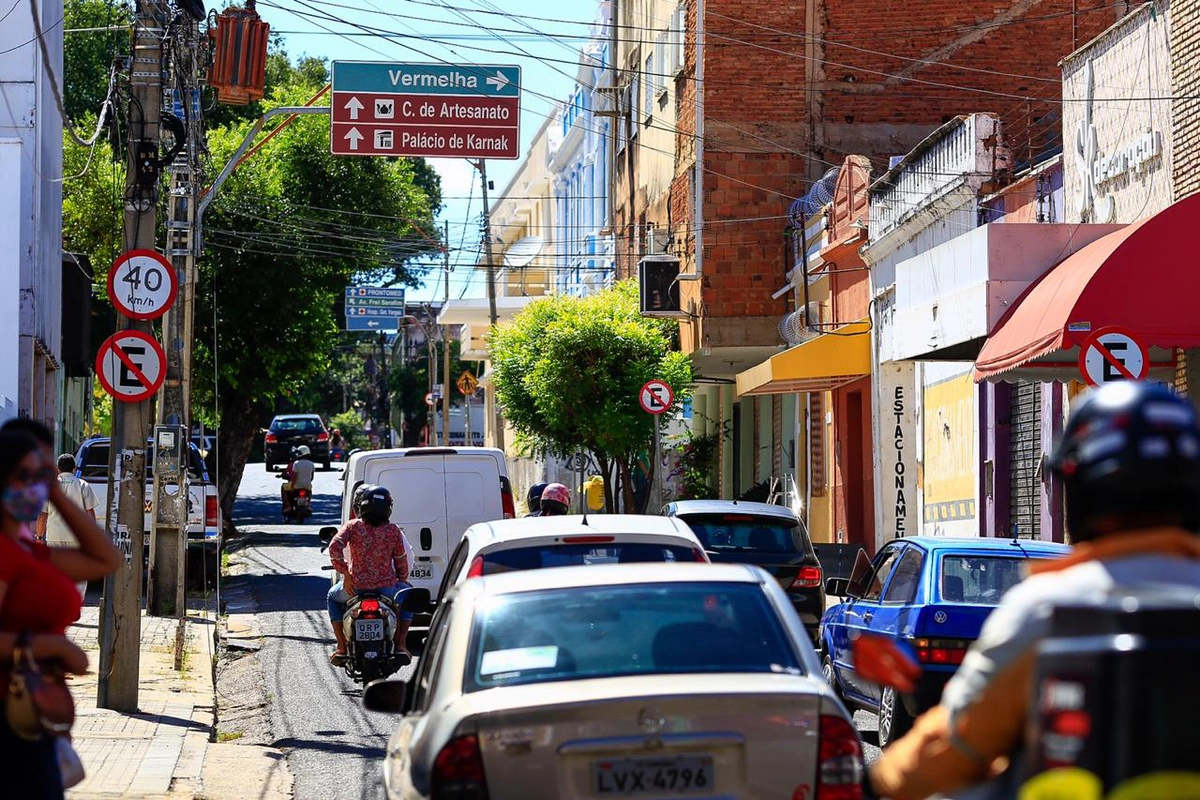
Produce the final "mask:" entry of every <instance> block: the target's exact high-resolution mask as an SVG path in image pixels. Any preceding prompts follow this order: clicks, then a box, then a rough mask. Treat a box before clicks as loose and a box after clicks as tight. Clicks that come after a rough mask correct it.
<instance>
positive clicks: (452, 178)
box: [258, 0, 598, 300]
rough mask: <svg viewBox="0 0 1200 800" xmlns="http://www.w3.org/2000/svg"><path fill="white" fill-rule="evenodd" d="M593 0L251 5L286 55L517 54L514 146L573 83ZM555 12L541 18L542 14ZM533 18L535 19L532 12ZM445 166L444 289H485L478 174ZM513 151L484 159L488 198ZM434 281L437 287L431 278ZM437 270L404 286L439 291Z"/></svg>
mask: <svg viewBox="0 0 1200 800" xmlns="http://www.w3.org/2000/svg"><path fill="white" fill-rule="evenodd" d="M597 6H598V4H597V0H556V2H553V3H548V2H546V0H494V1H493V0H259V3H258V9H259V13H260V14H261V15H262V17H263V18H264V19H265V20H266V21H267V22H269V23H270V25H271V29H272V31H274V32H278V33H280V34H282V36H283V38H284V42H285V45H286V48H287V51H288V53H289V54H290V55H292V56H293V57H297V56H301V55H311V56H321V57H324V58H326V59H328V60H329V61H339V60H341V61H391V60H394V61H397V62H414V61H420V62H434V63H444V62H449V63H454V64H515V65H519V66H520V67H521V70H522V82H523V84H524V86H523V89H524V91H523V93H522V100H521V152H522V154H523V153H524V152H525V150H526V149H528V146H529V142H530V140H531V139H532V138H533V135H534V134H535V133H537V130H538V128H539V127H540V126H541V124H542V120H543V119H544V118H545V117H546V115H547V113H549V111H550V110H551V107H552V105H553V102H552V100H563V99H565V98H566V97H567V96H568V95H569V94H570V92H571V89H572V87H573V86H574V76H575V73H576V69H577V67H576V66H575V64H577V59H578V52H579V48H580V47H581V46H582V45H583V44H584V43H585V41H586V37H587V34H588V26H589V24H590V23H591V22H593V21H594V20H595V18H596V13H597ZM547 17H549V18H553V19H555V20H561V22H547V21H545V19H543V18H547ZM533 18H538V19H533ZM430 163H432V164H433V166H434V168H435V169H436V170H437V171H438V173H439V174H440V175H441V176H442V192H443V194H444V196H445V207H444V208H443V209H442V213H441V214H440V215H439V219H438V221H439V224H442V223H447V222H448V223H449V226H450V246H451V258H450V261H451V264H452V265H454V266H455V269H454V270H453V271H452V273H451V275H450V295H451V297H458V296H460V295H463V294H464V292H465V295H464V296H466V297H483V296H484V295H485V294H486V289H485V287H484V283H483V280H482V277H481V276H475V275H473V273H474V272H475V270H474V269H472V267H471V265H472V264H474V262H475V259H476V254H477V253H478V248H479V243H480V231H479V221H480V214H481V212H482V210H483V206H482V202H481V197H480V185H479V175H478V172H477V171H476V170H475V168H474V167H473V166H472V165H471V164H470V163H469V162H468V161H466V160H465V159H431V160H430ZM519 164H520V161H497V160H489V161H488V164H487V167H488V179H489V180H490V181H491V182H492V183H493V184H494V186H495V188H494V190H492V191H491V192H490V194H489V200H493V201H494V199H495V197H496V196H498V195H499V193H500V191H501V190H503V189H504V187H505V186H506V185H507V183H508V181H509V179H510V178H511V177H512V175H513V173H514V172H515V171H516V168H517V166H518V165H519ZM435 281H436V283H437V285H436V287H435V286H434V285H433V283H434V282H435ZM441 281H442V272H441V271H440V270H439V271H437V272H436V273H431V274H430V276H429V278H428V279H427V285H426V286H424V287H422V288H421V289H418V290H415V291H414V292H412V293H410V295H409V296H410V298H411V299H414V300H424V299H428V298H430V297H433V298H435V299H441V297H442V295H443V292H444V288H443V285H442V283H441Z"/></svg>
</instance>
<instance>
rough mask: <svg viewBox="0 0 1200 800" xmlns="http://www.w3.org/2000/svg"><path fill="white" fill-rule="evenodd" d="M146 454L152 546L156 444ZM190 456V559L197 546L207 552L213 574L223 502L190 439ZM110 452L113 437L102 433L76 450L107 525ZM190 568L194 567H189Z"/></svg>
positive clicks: (98, 514)
mask: <svg viewBox="0 0 1200 800" xmlns="http://www.w3.org/2000/svg"><path fill="white" fill-rule="evenodd" d="M147 448H148V449H147V454H146V516H145V525H146V528H145V530H146V531H147V536H146V541H147V547H149V531H151V530H153V514H152V513H151V512H152V506H151V503H152V500H153V492H154V470H153V465H154V451H153V445H152V443H150V442H147ZM188 451H189V460H188V552H189V553H190V554H191V556H190V558H189V560H192V559H194V558H195V557H196V556H197V555H198V554H197V553H196V550H197V548H199V549H201V550H202V551H203V554H204V559H203V562H202V563H204V564H205V565H206V568H207V570H208V574H209V575H215V574H216V570H217V562H218V560H219V558H220V550H221V503H220V500H219V498H218V495H217V485H216V483H214V482H213V481H212V480H211V479H210V477H209V475H208V468H207V467H206V466H205V464H204V459H203V458H202V457H201V455H200V450H199V449H198V448H197V447H196V445H195V444H191V443H189V445H188ZM108 456H109V439H108V437H107V436H100V437H96V438H94V439H88V440H87V441H85V442H84V443H83V444H81V445H80V446H79V451H78V452H77V453H76V454H75V463H76V465H77V466H76V472H75V474H76V475H78V476H79V477H80V478H82V479H83V480H84V481H86V482H87V483H88V484H89V485H90V486H91V487H92V490H93V491H95V493H96V497H97V498H98V499H99V500H100V507H99V508H97V509H96V519H97V520H99V522H100V525H101V526H103V525H104V520H105V516H106V515H107V513H108ZM189 571H190V570H189Z"/></svg>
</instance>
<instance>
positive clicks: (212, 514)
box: [204, 494, 221, 528]
mask: <svg viewBox="0 0 1200 800" xmlns="http://www.w3.org/2000/svg"><path fill="white" fill-rule="evenodd" d="M220 518H221V503H220V501H219V500H218V499H217V496H216V495H215V494H213V495H209V496H208V497H205V498H204V527H206V528H216V527H218V526H219V525H220Z"/></svg>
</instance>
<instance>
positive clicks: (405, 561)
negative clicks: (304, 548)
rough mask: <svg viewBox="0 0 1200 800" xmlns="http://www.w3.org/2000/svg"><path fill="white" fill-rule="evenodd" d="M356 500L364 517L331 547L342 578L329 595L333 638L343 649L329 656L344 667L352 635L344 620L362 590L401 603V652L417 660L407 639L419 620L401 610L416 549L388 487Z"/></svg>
mask: <svg viewBox="0 0 1200 800" xmlns="http://www.w3.org/2000/svg"><path fill="white" fill-rule="evenodd" d="M356 497H357V511H358V518H357V519H352V520H350V521H349V522H347V523H346V524H345V525H343V526H342V529H341V530H340V531H338V533H337V535H336V536H334V537H333V539H332V540H330V542H329V560H330V562H331V563H332V564H333V568H334V570H335V571H336V572H337V573H338V574H339V575H341V576H342V580H341V581H339V582H338V583H335V584H334V585H333V586H332V587H330V589H329V593H328V595H327V596H326V600H327V602H328V607H329V619H330V622H332V623H333V635H334V638H335V639H337V649H336V650H334V651H333V653H332V654H331V655H330V656H329V663H331V664H333V665H334V666H341V665H342V664H344V663H345V661H346V632H345V631H344V630H343V628H342V618H343V617H344V616H345V615H346V603H348V602H349V600H350V596H351V595H354V594H357V593H358V592H359V591H360V590H366V591H377V592H379V593H380V594H382V595H384V596H385V597H387V598H388V599H389V600H391V601H393V602H394V603H395V604H396V606H397V617H398V618H397V620H396V637H395V652H396V655H397V656H399V657H401V658H407V659H409V660H411V658H412V656H411V655H410V654H409V652H408V650H407V648H406V647H405V638H406V637H407V636H408V629H409V626H411V625H412V619H413V615H412V612H406V611H403V610H400V608H399V606H400V602H401V600H402V599H403V595H404V592H405V591H406V590H408V589H409V588H411V584H409V583H408V572H409V556H408V554H409V552H410V551H411V550H412V546H411V545H409V544H408V541H407V538H406V537H405V536H404V531H402V530H400V527H399V526H398V525H396V524H395V523H393V522H391V521H390V519H391V516H392V493H391V492H389V491H388V490H387V489H386V488H385V487H383V486H364V487H362V488H361V489H360V490H359V491H358V492H356Z"/></svg>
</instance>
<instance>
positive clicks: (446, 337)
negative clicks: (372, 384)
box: [442, 222, 450, 447]
mask: <svg viewBox="0 0 1200 800" xmlns="http://www.w3.org/2000/svg"><path fill="white" fill-rule="evenodd" d="M449 242H450V223H449V222H447V223H445V227H444V228H443V235H442V267H443V269H444V270H445V272H446V292H445V294H444V295H443V296H444V298H445V299H444V300H443V302H442V313H443V314H444V313H446V306H447V305H448V304H449V303H450V248H449V247H448V246H447V245H448V243H449ZM442 446H443V447H449V446H450V326H449V325H443V326H442Z"/></svg>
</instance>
